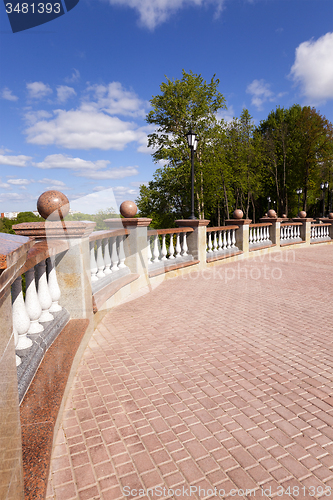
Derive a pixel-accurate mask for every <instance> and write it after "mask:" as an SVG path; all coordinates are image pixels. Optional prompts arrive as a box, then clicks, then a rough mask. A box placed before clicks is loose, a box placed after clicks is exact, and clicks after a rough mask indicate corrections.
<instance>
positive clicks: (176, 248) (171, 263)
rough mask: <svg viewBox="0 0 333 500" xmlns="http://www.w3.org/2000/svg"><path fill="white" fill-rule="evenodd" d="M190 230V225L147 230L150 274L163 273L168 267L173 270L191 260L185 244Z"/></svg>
mask: <svg viewBox="0 0 333 500" xmlns="http://www.w3.org/2000/svg"><path fill="white" fill-rule="evenodd" d="M192 232H193V228H191V227H181V228H173V229H150V230H148V231H147V257H148V270H149V273H150V275H151V276H152V275H153V274H154V275H157V274H160V273H161V272H163V273H164V272H165V270H168V269H170V267H172V269H173V270H175V269H178V268H182V267H184V264H186V263H192V262H193V260H194V259H193V255H192V254H191V253H189V248H188V245H187V236H188V235H189V234H190V233H192ZM158 271H160V272H158Z"/></svg>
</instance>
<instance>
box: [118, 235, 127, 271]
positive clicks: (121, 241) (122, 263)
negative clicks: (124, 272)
mask: <svg viewBox="0 0 333 500" xmlns="http://www.w3.org/2000/svg"><path fill="white" fill-rule="evenodd" d="M125 238H126V235H125V234H124V235H123V236H118V239H119V267H120V268H121V269H123V268H125V267H127V266H126V264H125V259H126V255H125V249H124V240H125Z"/></svg>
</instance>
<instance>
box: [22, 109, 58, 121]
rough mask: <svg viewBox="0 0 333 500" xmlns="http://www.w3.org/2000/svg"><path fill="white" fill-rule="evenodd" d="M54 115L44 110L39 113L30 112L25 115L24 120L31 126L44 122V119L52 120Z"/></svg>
mask: <svg viewBox="0 0 333 500" xmlns="http://www.w3.org/2000/svg"><path fill="white" fill-rule="evenodd" d="M51 117H52V114H51V113H49V112H48V111H44V110H42V109H40V110H38V111H28V112H27V113H25V115H24V118H25V120H26V122H27V123H28V124H29V125H33V124H34V123H36V122H38V120H42V119H43V118H51Z"/></svg>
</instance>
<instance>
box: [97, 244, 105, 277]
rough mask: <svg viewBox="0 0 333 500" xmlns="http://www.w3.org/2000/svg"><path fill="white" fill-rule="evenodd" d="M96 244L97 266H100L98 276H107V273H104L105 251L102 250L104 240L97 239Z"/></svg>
mask: <svg viewBox="0 0 333 500" xmlns="http://www.w3.org/2000/svg"><path fill="white" fill-rule="evenodd" d="M96 245H97V268H98V271H97V274H96V276H97V278H104V277H105V274H104V272H103V271H104V267H105V265H104V258H103V252H102V240H97V241H96Z"/></svg>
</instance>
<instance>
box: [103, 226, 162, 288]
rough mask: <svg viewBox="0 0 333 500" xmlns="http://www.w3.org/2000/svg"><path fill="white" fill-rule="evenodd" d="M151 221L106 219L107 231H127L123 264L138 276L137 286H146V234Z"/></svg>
mask: <svg viewBox="0 0 333 500" xmlns="http://www.w3.org/2000/svg"><path fill="white" fill-rule="evenodd" d="M151 221H152V219H148V218H146V217H131V218H125V217H124V218H123V219H119V218H118V219H106V220H105V221H104V222H105V223H106V225H107V226H108V229H110V230H112V229H121V228H124V229H127V231H128V236H127V238H126V241H125V255H126V260H125V264H126V266H127V267H129V269H130V271H131V273H133V274H139V278H138V279H139V286H144V285H147V284H148V282H149V278H148V234H147V228H148V226H149V224H150V223H151Z"/></svg>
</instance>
